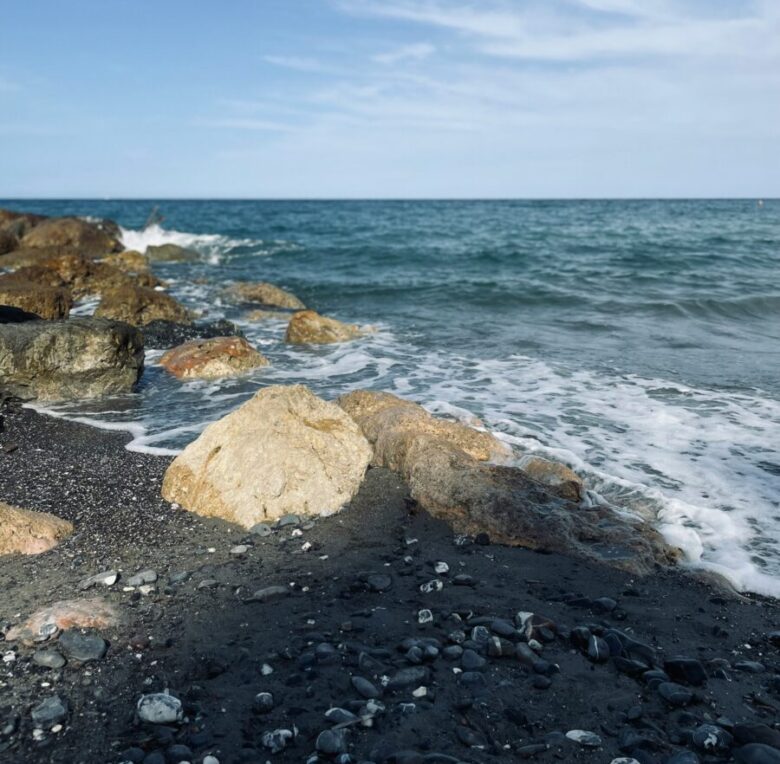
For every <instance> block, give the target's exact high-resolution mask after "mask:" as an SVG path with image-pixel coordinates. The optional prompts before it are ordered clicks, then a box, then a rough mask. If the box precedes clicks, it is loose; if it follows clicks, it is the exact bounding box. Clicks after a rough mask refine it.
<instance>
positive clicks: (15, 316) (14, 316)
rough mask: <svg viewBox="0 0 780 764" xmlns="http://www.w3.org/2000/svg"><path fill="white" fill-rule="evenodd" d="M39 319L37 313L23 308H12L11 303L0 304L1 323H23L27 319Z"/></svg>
mask: <svg viewBox="0 0 780 764" xmlns="http://www.w3.org/2000/svg"><path fill="white" fill-rule="evenodd" d="M38 320H40V316H36V315H35V313H30V312H29V311H26V310H22V309H21V308H12V307H11V306H10V305H0V324H21V323H23V322H25V321H38Z"/></svg>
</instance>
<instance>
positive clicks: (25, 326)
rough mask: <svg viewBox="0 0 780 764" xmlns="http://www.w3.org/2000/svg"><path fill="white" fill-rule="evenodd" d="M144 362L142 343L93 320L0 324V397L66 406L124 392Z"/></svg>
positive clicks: (129, 332) (133, 333)
mask: <svg viewBox="0 0 780 764" xmlns="http://www.w3.org/2000/svg"><path fill="white" fill-rule="evenodd" d="M143 361H144V351H143V337H142V336H141V333H140V332H139V331H138V330H137V329H134V328H133V327H131V326H128V325H127V324H121V323H116V322H114V321H105V320H102V319H95V318H71V319H68V320H67V321H27V322H24V323H9V324H0V394H3V393H4V394H7V395H12V396H15V397H17V398H21V399H22V400H31V399H34V398H38V399H41V400H70V399H77V398H95V397H99V396H102V395H112V394H117V393H125V392H129V391H130V390H131V389H132V388H133V385H134V384H135V383H136V382H137V381H138V378H139V376H140V374H141V370H142V368H143Z"/></svg>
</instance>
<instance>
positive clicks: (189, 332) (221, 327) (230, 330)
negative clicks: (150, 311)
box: [142, 319, 243, 350]
mask: <svg viewBox="0 0 780 764" xmlns="http://www.w3.org/2000/svg"><path fill="white" fill-rule="evenodd" d="M142 332H143V335H144V346H145V347H147V348H149V349H150V350H167V349H168V348H172V347H175V346H176V345H181V344H183V343H185V342H191V341H192V340H199V339H211V338H212V337H241V336H243V335H242V334H241V331H240V329H239V328H238V327H237V326H236V325H235V324H234V323H232V322H231V321H225V320H224V319H223V320H220V321H211V322H196V323H193V324H179V323H176V322H175V321H163V320H160V319H156V320H154V321H150V322H149V323H148V324H146V326H144V327H143V329H142Z"/></svg>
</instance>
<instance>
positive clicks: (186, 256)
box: [145, 244, 200, 262]
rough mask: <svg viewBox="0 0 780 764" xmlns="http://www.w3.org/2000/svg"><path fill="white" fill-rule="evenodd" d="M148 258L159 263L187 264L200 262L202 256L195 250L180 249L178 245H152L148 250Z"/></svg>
mask: <svg viewBox="0 0 780 764" xmlns="http://www.w3.org/2000/svg"><path fill="white" fill-rule="evenodd" d="M145 254H146V256H147V257H148V258H149V259H150V260H157V261H159V262H187V261H191V260H199V259H200V254H199V253H198V252H196V251H195V250H194V249H187V248H186V247H180V246H179V245H178V244H157V245H155V244H152V245H150V246H148V247H147V248H146V252H145Z"/></svg>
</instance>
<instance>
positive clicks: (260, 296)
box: [228, 281, 306, 310]
mask: <svg viewBox="0 0 780 764" xmlns="http://www.w3.org/2000/svg"><path fill="white" fill-rule="evenodd" d="M228 293H229V294H230V295H231V296H232V297H234V298H235V299H237V300H241V301H242V302H257V303H260V304H261V305H272V306H274V307H276V308H288V309H290V310H306V306H305V305H304V304H303V303H302V302H301V301H300V300H299V299H298V298H297V297H296V296H295V295H294V294H293V293H292V292H288V291H287V290H285V289H281V288H280V287H278V286H275V285H274V284H269V283H267V282H265V281H261V282H259V283H251V282H246V281H244V282H238V283H236V284H233V285H232V286H231V287H230V288H229V289H228Z"/></svg>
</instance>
